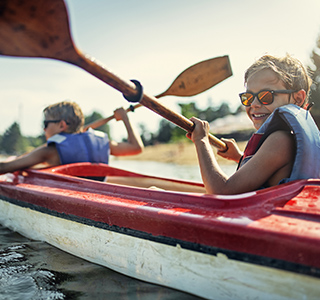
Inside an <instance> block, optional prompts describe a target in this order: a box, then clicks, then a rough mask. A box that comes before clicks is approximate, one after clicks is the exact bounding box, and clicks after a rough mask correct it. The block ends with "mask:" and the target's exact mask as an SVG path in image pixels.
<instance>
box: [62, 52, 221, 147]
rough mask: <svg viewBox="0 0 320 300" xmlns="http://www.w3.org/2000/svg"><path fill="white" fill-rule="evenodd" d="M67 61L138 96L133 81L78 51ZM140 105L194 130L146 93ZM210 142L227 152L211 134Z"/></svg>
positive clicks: (181, 117) (127, 92)
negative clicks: (125, 78)
mask: <svg viewBox="0 0 320 300" xmlns="http://www.w3.org/2000/svg"><path fill="white" fill-rule="evenodd" d="M71 53H72V52H69V55H71ZM66 61H67V62H69V63H71V64H74V65H77V66H79V67H80V68H82V69H83V70H86V71H87V72H89V73H90V74H92V75H94V76H95V77H97V78H98V79H100V80H102V81H103V82H105V83H107V84H108V85H110V86H111V87H113V88H114V89H116V90H118V91H119V92H121V93H123V94H125V95H126V96H129V97H133V96H136V95H137V90H136V87H135V85H134V84H133V83H132V82H131V81H125V80H123V79H121V78H120V77H118V76H117V75H115V74H114V73H111V72H109V71H108V70H107V69H106V68H105V67H103V66H102V65H100V64H97V63H96V62H95V61H94V60H92V59H90V58H89V57H88V56H85V55H83V54H82V53H81V52H80V51H79V50H78V49H75V51H74V53H73V55H72V56H71V57H70V58H69V59H68V60H66ZM140 104H142V105H143V106H145V107H147V108H149V109H150V110H152V111H153V112H155V113H157V114H158V115H160V116H162V117H164V118H165V119H167V120H169V121H171V122H172V123H174V124H176V125H177V126H179V127H180V128H182V129H184V130H186V131H187V132H191V131H192V130H193V128H194V124H193V123H192V122H191V121H190V120H189V119H187V118H186V117H184V116H182V115H180V114H178V113H176V112H174V111H172V110H170V109H169V108H167V107H165V106H164V105H162V104H161V103H159V102H157V99H156V98H155V97H153V96H149V95H146V94H145V93H144V94H143V97H142V99H141V100H140ZM209 141H210V144H211V145H213V146H214V147H216V148H218V149H219V150H224V151H225V150H227V146H226V144H225V143H224V142H222V141H221V140H219V139H218V138H216V137H215V136H213V135H211V134H210V135H209Z"/></svg>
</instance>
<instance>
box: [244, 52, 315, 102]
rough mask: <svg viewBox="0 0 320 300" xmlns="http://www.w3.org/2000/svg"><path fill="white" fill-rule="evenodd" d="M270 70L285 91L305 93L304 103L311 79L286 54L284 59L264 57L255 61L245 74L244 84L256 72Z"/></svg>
mask: <svg viewBox="0 0 320 300" xmlns="http://www.w3.org/2000/svg"><path fill="white" fill-rule="evenodd" d="M264 69H270V70H272V71H273V72H274V73H275V74H276V76H277V77H278V79H279V80H281V81H282V82H283V83H284V85H285V87H286V89H288V90H296V91H299V90H301V89H303V90H305V92H306V100H305V101H306V102H307V99H308V96H309V93H310V87H311V84H312V79H311V78H310V76H309V75H308V72H307V70H306V68H305V67H304V66H303V64H302V63H301V62H300V61H299V60H298V59H296V58H294V57H292V56H291V55H289V54H287V55H286V56H284V57H277V56H272V55H264V56H262V57H260V58H259V59H258V60H256V61H255V62H254V63H253V64H252V65H251V66H250V67H249V68H248V69H247V71H246V72H245V75H244V83H245V85H246V84H247V82H248V79H249V77H250V76H252V75H253V74H255V73H256V72H258V71H261V70H264Z"/></svg>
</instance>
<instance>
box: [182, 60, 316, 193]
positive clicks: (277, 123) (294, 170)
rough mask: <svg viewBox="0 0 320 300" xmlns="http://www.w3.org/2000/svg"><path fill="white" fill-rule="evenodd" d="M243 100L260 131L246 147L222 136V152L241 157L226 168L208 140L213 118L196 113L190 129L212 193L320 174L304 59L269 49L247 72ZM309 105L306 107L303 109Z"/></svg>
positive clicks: (247, 190)
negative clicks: (234, 165)
mask: <svg viewBox="0 0 320 300" xmlns="http://www.w3.org/2000/svg"><path fill="white" fill-rule="evenodd" d="M244 79H245V86H246V92H244V93H241V94H240V95H239V96H240V100H241V103H242V104H243V105H244V106H245V108H246V112H247V115H248V117H249V119H250V120H251V121H252V123H253V125H254V127H255V128H256V129H257V132H256V133H255V134H253V136H252V137H251V139H250V140H249V142H248V144H247V146H246V149H245V151H244V153H242V152H241V151H240V150H239V148H238V146H237V144H236V142H235V141H234V140H233V139H230V140H229V139H223V141H224V142H225V143H226V145H227V146H228V150H227V151H226V152H222V151H218V154H219V155H220V156H222V157H225V158H227V159H231V160H234V161H236V162H238V163H239V165H238V169H237V171H236V172H235V173H234V174H233V175H232V176H230V177H228V176H227V175H226V174H224V173H223V171H222V170H221V168H220V167H219V165H218V163H217V160H216V158H215V156H214V153H213V151H212V148H211V146H210V144H209V139H208V134H209V124H208V122H206V121H202V120H199V119H197V118H195V117H193V118H191V121H192V122H194V124H195V127H194V130H193V132H190V133H188V134H187V137H188V138H190V139H191V140H192V141H193V142H194V144H195V147H196V151H197V155H198V159H199V164H200V170H201V176H202V179H203V182H204V184H205V187H206V190H207V193H209V194H238V193H244V192H249V191H253V190H257V189H260V188H266V187H270V186H275V185H278V184H281V183H286V182H289V181H293V180H296V179H308V178H320V148H319V147H320V137H319V130H318V127H317V126H316V124H315V122H314V121H313V119H312V116H311V114H310V112H309V111H308V105H307V103H306V102H307V98H308V93H309V91H310V86H311V83H312V80H311V78H310V77H309V75H308V74H307V71H306V69H305V67H304V66H303V65H302V63H301V62H300V61H299V60H297V59H295V58H293V57H292V56H290V55H286V56H285V57H275V56H271V55H264V56H262V57H261V58H259V59H258V60H257V61H256V62H254V63H253V64H252V65H251V66H250V67H249V68H248V69H247V71H246V72H245V76H244ZM303 107H305V108H306V109H304V108H303Z"/></svg>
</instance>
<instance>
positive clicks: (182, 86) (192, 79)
mask: <svg viewBox="0 0 320 300" xmlns="http://www.w3.org/2000/svg"><path fill="white" fill-rule="evenodd" d="M231 75H232V70H231V65H230V60H229V56H227V55H226V56H221V57H215V58H212V59H208V60H204V61H202V62H200V63H197V64H195V65H193V66H191V67H189V68H188V69H186V70H185V71H183V72H182V73H181V74H180V75H179V76H178V77H177V78H176V79H175V81H174V82H173V83H172V85H171V86H170V87H169V88H168V89H167V90H166V91H165V92H163V93H162V94H160V95H158V96H156V97H157V98H160V97H163V96H167V95H174V96H181V97H188V96H194V95H198V94H200V93H202V92H204V91H206V90H208V89H210V88H211V87H213V86H214V85H216V84H218V83H219V82H221V81H223V80H225V79H227V78H228V77H230V76H231Z"/></svg>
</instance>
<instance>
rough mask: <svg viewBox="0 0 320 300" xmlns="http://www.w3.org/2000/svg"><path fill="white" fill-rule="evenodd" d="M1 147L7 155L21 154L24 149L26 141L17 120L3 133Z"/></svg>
mask: <svg viewBox="0 0 320 300" xmlns="http://www.w3.org/2000/svg"><path fill="white" fill-rule="evenodd" d="M1 149H2V150H3V151H4V152H5V153H6V154H9V155H17V154H22V153H23V152H25V151H26V142H25V140H24V138H23V136H22V135H21V131H20V126H19V124H18V123H17V122H14V123H13V124H12V125H11V126H10V127H9V128H8V129H7V130H6V131H5V133H4V134H3V136H2V139H1Z"/></svg>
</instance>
